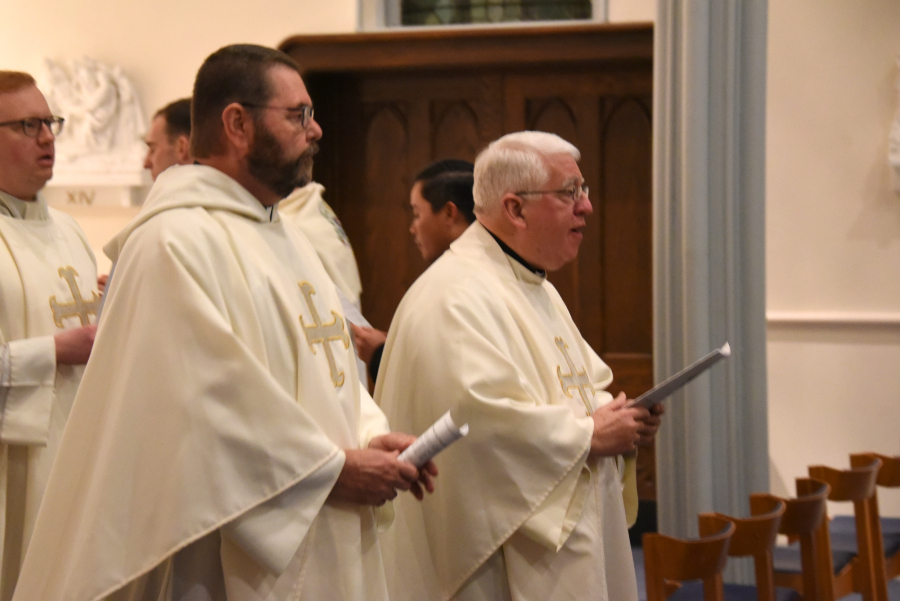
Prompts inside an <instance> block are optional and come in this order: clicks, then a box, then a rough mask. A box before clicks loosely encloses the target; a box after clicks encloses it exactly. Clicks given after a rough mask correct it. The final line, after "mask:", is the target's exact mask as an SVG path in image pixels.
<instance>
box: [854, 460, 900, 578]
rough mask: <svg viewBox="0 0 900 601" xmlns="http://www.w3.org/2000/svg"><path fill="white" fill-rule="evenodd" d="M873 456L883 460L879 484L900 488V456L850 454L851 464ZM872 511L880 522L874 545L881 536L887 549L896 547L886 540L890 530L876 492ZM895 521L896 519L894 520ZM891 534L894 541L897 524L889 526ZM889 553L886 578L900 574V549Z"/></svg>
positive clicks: (886, 559)
mask: <svg viewBox="0 0 900 601" xmlns="http://www.w3.org/2000/svg"><path fill="white" fill-rule="evenodd" d="M872 458H877V459H880V460H881V469H879V470H878V479H877V481H876V482H877V484H878V486H883V487H885V488H900V456H895V457H889V456H887V455H881V454H879V453H857V454H855V455H850V465H852V466H858V465H865V464H866V463H868V462H870V461H871V460H872ZM872 511H873V513H874V516H873V517H874V518H875V519H874V520H873V522H874V523H877V524H879V526H880V527H879V528H877V529H876V531H875V532H873V535H872V538H873V545H875V546H876V549H877V545H878V537H879V536H881V541H882V543H883V544H884V548H885V549H887V548H888V547H891V549H894V548H896V547H894V546H893V545H889V544H888V542H887V541H886V540H885V534H888V531H886V530H885V529H884V524H883V523H882V520H881V519H879V518H880V512H879V510H878V493H877V492H876V493H875V498H874V499H873V501H872ZM892 521H895V520H892ZM888 530H889V536H890V537H891V540H892V541H893V540H894V539H895V538H896V536H897V527H896V525H893V524H892V525H891V526H890V527H889V528H888ZM885 552H886V553H889V555H886V556H885V560H884V565H885V570H886V572H887V573H886V578H887V579H888V580H890V579H892V578H896V577H897V576H898V575H900V551H887V550H886V551H885Z"/></svg>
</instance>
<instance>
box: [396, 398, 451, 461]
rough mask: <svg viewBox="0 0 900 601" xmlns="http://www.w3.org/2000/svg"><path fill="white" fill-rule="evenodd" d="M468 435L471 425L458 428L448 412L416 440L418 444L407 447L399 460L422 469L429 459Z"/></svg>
mask: <svg viewBox="0 0 900 601" xmlns="http://www.w3.org/2000/svg"><path fill="white" fill-rule="evenodd" d="M468 433H469V424H463V425H461V426H459V427H457V426H456V423H455V422H454V421H453V418H452V417H450V412H449V411H448V412H447V413H445V414H444V415H442V416H441V417H440V419H438V420H437V421H436V422H434V424H432V425H431V427H430V428H428V429H427V430H425V432H423V433H422V435H421V436H419V437H418V438H417V439H416V442H414V443H412V444H411V445H409V446H408V447H406V450H404V451H403V452H402V453H400V455H399V456H398V457H397V459H399V460H401V461H408V462H409V463H412V464H413V465H414V466H416V467H422V466H423V465H425V464H426V463H428V460H429V459H431V458H432V457H434V456H435V455H437V454H438V453H440V452H441V451H443V450H444V449H446V448H447V447H448V446H450V444H452V443H454V442H456V441H457V440H459V439H460V438H462V437H463V436H465V435H466V434H468Z"/></svg>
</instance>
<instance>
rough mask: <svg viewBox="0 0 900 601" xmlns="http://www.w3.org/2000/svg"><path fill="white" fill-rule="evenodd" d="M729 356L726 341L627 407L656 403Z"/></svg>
mask: <svg viewBox="0 0 900 601" xmlns="http://www.w3.org/2000/svg"><path fill="white" fill-rule="evenodd" d="M730 356H731V346H729V344H728V343H727V342H726V343H725V344H724V345H723V346H722V348H717V349H716V350H714V351H713V352H711V353H710V354H708V355H706V356H705V357H701V358H700V359H698V360H697V361H695V362H694V363H692V364H691V365H689V366H687V367H686V368H684V369H683V370H681V371H680V372H678V373H677V374H675V375H674V376H671V377H670V378H668V379H667V380H666V381H665V382H663V383H662V384H659V385H658V386H656V387H655V388H653V389H652V390H648V391H647V392H645V393H644V394H642V395H641V396H639V397H638V398H636V399H634V401H632V402H631V403H629V404H628V407H647V408H648V409H649V408H650V407H652V406H653V405H655V404H657V403H658V402H660V401H661V400H663V399H665V398H666V397H668V396H669V395H670V394H672V393H673V392H675V391H676V390H678V389H679V388H682V387H683V386H685V385H686V384H687V383H688V382H690V381H691V380H693V379H694V378H696V377H697V376H699V375H700V374H702V373H703V372H705V371H706V370H707V369H709V368H710V367H712V366H713V365H715V364H716V363H718V362H719V360H720V359H724V358H725V357H730Z"/></svg>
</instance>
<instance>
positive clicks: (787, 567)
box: [772, 543, 856, 574]
mask: <svg viewBox="0 0 900 601" xmlns="http://www.w3.org/2000/svg"><path fill="white" fill-rule="evenodd" d="M831 556H832V561H833V562H834V573H835V574H837V573H838V572H840V571H841V570H843V569H844V567H845V566H846V565H847V564H848V563H850V561H851V560H852V559H853V558H854V557H856V552H855V551H854V552H852V553H851V552H848V551H838V550H835V549H832V550H831ZM772 563H773V565H774V567H775V571H776V572H787V573H789V574H799V573H800V572H802V571H803V568H802V562H801V559H800V544H799V543H795V544H793V545H790V546H788V547H781V546H778V547H775V548H774V549H773V551H772Z"/></svg>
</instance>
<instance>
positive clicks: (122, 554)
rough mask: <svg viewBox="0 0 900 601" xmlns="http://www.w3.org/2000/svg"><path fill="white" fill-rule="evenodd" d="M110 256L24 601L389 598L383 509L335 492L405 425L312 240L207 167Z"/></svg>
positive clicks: (161, 186)
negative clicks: (366, 452) (375, 378)
mask: <svg viewBox="0 0 900 601" xmlns="http://www.w3.org/2000/svg"><path fill="white" fill-rule="evenodd" d="M106 250H107V253H108V254H110V256H111V258H112V259H113V260H114V261H116V270H115V275H114V277H113V280H112V283H111V285H110V291H109V298H108V299H107V301H106V304H105V307H104V309H103V314H102V318H101V324H100V328H99V331H98V334H97V339H96V342H95V345H94V349H93V354H92V356H91V360H90V362H89V364H88V366H87V369H86V371H85V375H84V379H83V382H82V386H81V389H80V391H79V393H78V396H77V398H76V400H75V404H74V407H73V411H72V414H71V416H70V421H69V425H68V427H67V429H66V432H65V435H64V436H63V440H62V443H61V446H60V455H59V457H60V460H59V461H58V462H57V463H56V465H55V466H54V469H53V473H52V475H51V478H50V482H49V485H48V488H47V494H46V496H45V501H44V504H43V506H42V507H41V511H40V515H39V517H38V520H37V525H36V527H35V534H34V538H33V544H32V546H31V547H30V548H29V550H28V554H27V556H26V558H25V563H24V566H23V569H22V574H21V578H20V581H19V588H18V589H17V590H16V597H15V599H16V601H32V600H36V599H41V600H42V601H57V600H71V601H93V600H95V599H102V598H105V597H107V596H109V595H111V594H112V595H111V597H110V598H112V599H116V600H120V599H142V600H143V599H152V600H153V601H156V600H157V599H173V600H177V601H180V600H185V601H187V600H191V601H194V600H206V599H209V600H216V601H221V600H226V599H227V600H228V601H247V600H254V601H255V600H262V599H266V600H287V599H290V600H292V601H294V600H322V601H325V600H328V601H332V600H335V599H346V600H350V601H354V600H362V599H366V600H369V599H376V600H378V599H385V598H386V591H385V584H384V574H383V565H382V561H381V555H380V551H379V548H378V544H377V531H376V526H377V524H376V521H377V516H376V512H375V511H373V509H372V508H370V507H364V506H357V505H344V504H338V503H333V502H331V501H328V500H327V496H328V494H329V492H330V491H331V488H332V487H333V485H334V483H335V481H336V479H337V477H338V475H339V473H340V470H341V467H342V466H343V461H344V453H343V451H342V450H341V449H345V448H359V447H361V446H365V445H366V444H368V441H369V440H370V439H371V438H372V437H373V436H375V435H378V434H382V433H384V432H387V431H388V425H387V422H386V420H385V419H384V415H383V414H382V413H381V411H380V410H379V409H378V407H377V406H376V405H375V404H374V402H373V401H372V399H371V397H369V396H368V393H366V392H365V391H364V390H362V389H361V387H360V384H359V378H358V375H357V373H356V362H355V360H354V355H353V350H352V346H351V344H350V339H349V333H348V330H347V326H346V324H345V322H344V319H343V316H342V314H341V305H340V301H339V299H338V294H337V291H336V289H335V288H334V285H333V284H332V283H331V280H330V279H329V278H328V275H327V274H326V273H325V270H324V269H323V267H322V264H321V262H320V261H319V260H318V258H317V257H316V254H315V252H314V251H313V249H312V247H311V246H310V245H309V243H308V242H307V241H306V239H305V238H304V237H303V234H302V233H300V232H299V230H296V229H295V228H293V227H292V226H290V225H289V224H286V223H285V222H283V221H282V220H281V219H280V218H279V216H278V211H277V209H276V208H271V209H267V208H265V207H263V206H262V205H261V204H260V203H259V202H258V201H257V200H256V199H255V198H254V197H253V196H252V195H250V193H249V192H247V191H246V190H245V189H244V188H243V187H241V186H240V185H239V184H238V183H237V182H235V181H234V180H232V179H231V178H229V177H228V176H226V175H224V174H223V173H221V172H220V171H217V170H215V169H212V168H210V167H205V166H200V165H187V166H180V167H173V168H171V169H168V170H167V171H166V172H165V173H163V174H162V175H161V176H160V177H159V178H158V179H157V181H156V183H155V185H154V186H153V189H152V191H151V193H150V196H149V198H148V199H147V201H146V203H145V205H144V207H143V209H142V210H141V213H140V214H139V215H138V217H137V218H136V219H135V221H133V222H132V223H131V224H129V226H128V227H127V228H126V229H125V230H124V231H123V232H122V233H121V234H119V235H118V236H117V237H116V238H115V239H114V240H113V241H112V242H111V243H110V244H109V245H108V246H107V249H106Z"/></svg>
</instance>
